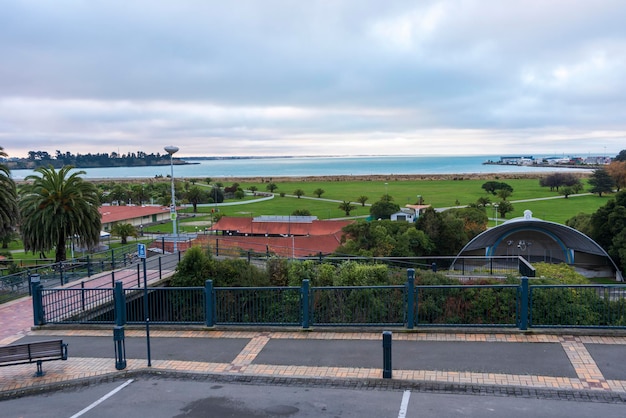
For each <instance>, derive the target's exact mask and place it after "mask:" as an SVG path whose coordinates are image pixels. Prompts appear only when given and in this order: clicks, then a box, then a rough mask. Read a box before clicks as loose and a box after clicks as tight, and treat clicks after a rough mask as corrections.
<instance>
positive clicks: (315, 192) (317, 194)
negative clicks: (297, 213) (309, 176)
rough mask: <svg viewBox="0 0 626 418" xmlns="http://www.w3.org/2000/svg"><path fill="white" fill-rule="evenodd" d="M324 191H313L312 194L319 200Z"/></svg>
mask: <svg viewBox="0 0 626 418" xmlns="http://www.w3.org/2000/svg"><path fill="white" fill-rule="evenodd" d="M325 192H326V191H325V190H324V189H315V190H313V194H314V195H315V196H317V198H318V199H319V198H320V197H322V195H323V194H324V193H325Z"/></svg>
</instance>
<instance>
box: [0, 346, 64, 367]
mask: <svg viewBox="0 0 626 418" xmlns="http://www.w3.org/2000/svg"><path fill="white" fill-rule="evenodd" d="M65 353H66V351H65V347H64V344H63V341H62V340H51V341H38V342H34V343H27V344H15V345H9V346H5V347H0V364H7V363H8V364H11V363H17V362H25V361H28V362H33V361H36V360H42V361H46V360H56V359H64V357H65V356H66V354H65Z"/></svg>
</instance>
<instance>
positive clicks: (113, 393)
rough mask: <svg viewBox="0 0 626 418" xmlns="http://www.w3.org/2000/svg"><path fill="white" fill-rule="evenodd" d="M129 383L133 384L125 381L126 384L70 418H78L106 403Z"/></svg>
mask: <svg viewBox="0 0 626 418" xmlns="http://www.w3.org/2000/svg"><path fill="white" fill-rule="evenodd" d="M131 383H133V379H130V380H127V381H126V382H124V384H123V385H121V386H118V387H117V388H115V389H113V390H112V391H111V392H109V393H107V394H106V395H104V396H103V397H101V398H100V399H98V400H97V401H95V402H94V403H92V404H91V405H89V406H88V407H86V408H85V409H83V410H82V411H80V412H77V413H75V414H74V415H72V416H71V417H70V418H78V417H80V416H81V415H83V414H85V413H86V412H88V411H90V410H92V409H93V408H95V407H96V406H98V405H100V404H101V403H102V402H104V401H106V400H107V399H109V398H110V397H111V396H113V395H115V394H116V393H117V392H119V391H120V390H122V389H124V388H125V387H126V386H128V385H130V384H131Z"/></svg>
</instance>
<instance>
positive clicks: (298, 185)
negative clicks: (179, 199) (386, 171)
mask: <svg viewBox="0 0 626 418" xmlns="http://www.w3.org/2000/svg"><path fill="white" fill-rule="evenodd" d="M503 181H504V182H505V183H507V184H510V185H511V187H513V194H512V195H511V196H510V197H509V198H508V200H510V201H511V202H513V207H514V211H513V212H512V213H509V214H507V219H511V218H515V217H519V216H523V213H524V211H525V210H527V209H528V210H531V211H532V212H533V216H534V217H537V218H540V219H543V220H546V221H551V222H558V223H565V221H566V220H567V219H569V218H571V217H572V216H574V215H577V214H578V213H581V212H583V213H593V212H595V211H596V210H597V209H598V208H599V207H600V206H603V205H604V204H606V202H607V201H608V200H609V199H611V196H610V195H609V196H602V197H598V196H594V195H585V196H570V197H569V198H568V199H565V198H563V197H562V196H560V195H559V194H558V193H557V192H556V191H550V190H549V189H548V188H545V187H540V186H539V180H538V179H507V180H503ZM484 182H485V180H412V181H388V182H387V184H385V183H384V182H372V181H325V182H319V181H315V182H275V183H276V184H277V185H278V190H277V191H276V192H275V193H277V196H276V197H275V198H274V199H272V200H269V201H264V202H256V203H250V204H245V205H235V206H220V207H219V211H220V213H222V214H224V215H227V216H249V217H254V216H260V215H289V214H291V213H293V211H295V210H297V209H307V210H309V211H310V212H311V214H312V215H315V216H317V217H318V218H319V219H329V218H338V217H343V216H345V214H344V212H343V211H341V210H340V209H339V208H338V206H339V202H329V201H327V200H325V199H332V200H340V201H343V200H350V201H352V202H355V201H356V200H357V199H358V198H359V196H367V197H368V200H367V202H366V203H367V204H372V203H374V202H376V201H378V200H380V198H381V197H382V196H384V195H385V193H388V194H389V195H390V196H391V197H392V198H393V199H394V202H396V203H397V204H398V205H399V206H400V207H403V206H404V205H406V204H407V203H411V204H413V203H416V202H417V200H418V197H417V196H418V195H420V196H421V197H422V199H423V203H425V204H430V205H432V206H433V207H435V208H444V207H452V206H457V205H467V204H469V203H474V202H476V200H477V199H478V198H480V197H485V196H486V197H489V198H490V199H491V201H492V202H496V201H498V198H497V197H496V196H492V195H488V194H487V193H485V191H484V190H483V189H482V188H481V186H482V185H483V183H484ZM253 185H254V186H256V187H257V189H258V191H259V192H261V191H265V187H266V186H267V184H264V183H241V184H240V186H241V187H242V188H244V189H249V188H250V187H251V186H253ZM318 188H320V189H322V190H324V194H322V196H321V199H317V198H316V197H315V195H314V194H313V191H314V190H316V189H318ZM296 189H302V190H303V191H304V192H305V195H304V196H305V197H307V198H300V199H298V198H296V197H293V196H289V195H291V194H292V193H293V192H294V191H295V190H296ZM281 192H282V193H285V194H286V196H285V197H280V196H279V195H278V194H279V193H281ZM311 198H312V199H311ZM540 198H553V199H549V200H538V201H529V202H518V201H520V200H529V199H540ZM212 209H213V207H207V206H204V207H200V208H198V212H200V213H198V214H197V217H196V219H195V221H198V220H201V219H207V218H203V217H202V214H204V215H205V216H208V215H210V212H211V210H212ZM185 212H189V213H191V212H192V210H191V208H188V209H185ZM367 215H369V207H368V206H365V207H362V206H361V205H360V204H355V210H353V211H352V212H351V213H350V216H367ZM487 215H488V216H489V217H490V218H495V211H494V210H489V209H488V211H487ZM187 221H189V222H192V221H194V220H190V219H187V220H182V222H181V225H182V226H184V224H185V222H187ZM499 221H500V222H502V221H503V220H502V219H501V218H500V217H499ZM493 224H494V222H493V221H492V225H493Z"/></svg>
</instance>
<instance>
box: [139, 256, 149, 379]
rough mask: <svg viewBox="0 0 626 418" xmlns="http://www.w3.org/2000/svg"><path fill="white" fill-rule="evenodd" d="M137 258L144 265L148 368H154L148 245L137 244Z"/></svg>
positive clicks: (144, 310)
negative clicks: (149, 299) (151, 352)
mask: <svg viewBox="0 0 626 418" xmlns="http://www.w3.org/2000/svg"><path fill="white" fill-rule="evenodd" d="M137 256H138V257H139V258H140V259H141V261H142V263H143V313H144V318H145V320H146V346H147V349H148V367H152V360H151V356H150V317H149V315H150V314H149V312H150V310H149V309H148V274H147V271H146V244H137Z"/></svg>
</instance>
